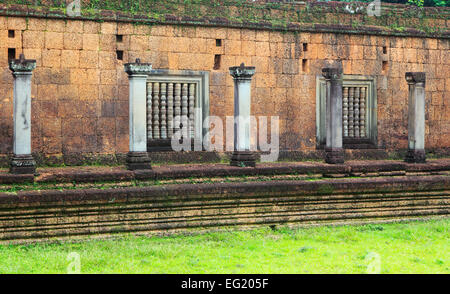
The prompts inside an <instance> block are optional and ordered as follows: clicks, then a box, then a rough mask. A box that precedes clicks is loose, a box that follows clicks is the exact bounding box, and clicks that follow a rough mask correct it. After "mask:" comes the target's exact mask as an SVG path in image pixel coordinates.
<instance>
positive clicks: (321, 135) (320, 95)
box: [316, 75, 378, 149]
mask: <svg viewBox="0 0 450 294" xmlns="http://www.w3.org/2000/svg"><path fill="white" fill-rule="evenodd" d="M376 85H377V81H376V77H374V76H366V75H343V87H361V86H367V98H366V104H367V105H366V109H367V111H366V132H367V134H368V136H367V138H355V139H350V138H344V139H343V147H344V149H371V148H377V147H378V128H377V108H378V107H377V88H376ZM325 102H326V81H325V78H324V77H323V76H322V75H317V76H316V147H317V149H324V148H325V143H326V134H327V133H326V127H325V126H326V105H325Z"/></svg>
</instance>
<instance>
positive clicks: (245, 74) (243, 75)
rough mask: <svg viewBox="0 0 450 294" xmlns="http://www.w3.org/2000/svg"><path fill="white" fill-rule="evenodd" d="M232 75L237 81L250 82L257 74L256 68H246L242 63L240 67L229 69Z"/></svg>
mask: <svg viewBox="0 0 450 294" xmlns="http://www.w3.org/2000/svg"><path fill="white" fill-rule="evenodd" d="M229 70H230V75H231V76H232V77H233V78H234V79H235V80H238V81H240V80H244V81H245V80H248V81H250V80H251V79H252V76H253V75H254V74H255V67H254V66H245V64H244V63H241V65H240V66H232V67H230V68H229Z"/></svg>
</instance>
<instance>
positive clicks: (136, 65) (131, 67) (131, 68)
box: [124, 58, 152, 76]
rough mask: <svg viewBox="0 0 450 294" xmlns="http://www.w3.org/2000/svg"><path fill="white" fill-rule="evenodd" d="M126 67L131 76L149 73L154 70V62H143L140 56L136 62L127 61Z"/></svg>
mask: <svg viewBox="0 0 450 294" xmlns="http://www.w3.org/2000/svg"><path fill="white" fill-rule="evenodd" d="M124 68H125V72H126V73H127V74H128V75H129V76H134V75H148V74H149V73H150V72H151V71H152V64H151V63H141V60H140V59H139V58H137V59H136V62H133V63H125V64H124Z"/></svg>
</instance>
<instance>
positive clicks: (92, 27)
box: [83, 21, 100, 34]
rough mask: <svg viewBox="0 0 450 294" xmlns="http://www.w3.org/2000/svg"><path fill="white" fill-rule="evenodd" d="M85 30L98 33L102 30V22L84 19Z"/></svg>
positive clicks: (89, 32)
mask: <svg viewBox="0 0 450 294" xmlns="http://www.w3.org/2000/svg"><path fill="white" fill-rule="evenodd" d="M83 32H85V33H88V34H98V33H99V32H100V23H99V22H96V21H84V22H83Z"/></svg>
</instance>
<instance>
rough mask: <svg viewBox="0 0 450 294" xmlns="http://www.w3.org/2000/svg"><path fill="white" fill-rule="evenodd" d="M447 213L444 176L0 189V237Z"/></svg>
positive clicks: (449, 202)
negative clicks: (11, 190)
mask: <svg viewBox="0 0 450 294" xmlns="http://www.w3.org/2000/svg"><path fill="white" fill-rule="evenodd" d="M449 215H450V177H448V176H427V177H412V176H410V177H399V178H391V177H386V178H376V179H333V180H320V181H314V182H309V181H274V182H255V183H220V184H197V185H192V184H190V185H189V184H183V185H172V186H153V187H144V188H138V187H131V188H122V189H108V190H98V189H87V190H67V191H32V192H24V191H23V192H18V193H17V194H15V195H13V194H7V193H0V243H10V242H12V241H13V242H21V243H22V242H23V243H29V242H34V241H36V240H44V241H47V240H51V239H57V240H60V239H65V238H72V237H80V236H96V237H99V236H111V235H115V234H120V233H149V234H172V233H174V232H186V231H189V230H192V229H206V230H209V229H217V228H222V227H225V226H239V227H248V226H268V225H296V224H297V225H298V224H319V223H327V224H330V223H331V224H333V223H342V222H350V221H359V222H362V223H364V222H372V221H374V220H378V221H380V220H383V221H398V220H402V219H409V218H417V217H448V216H449Z"/></svg>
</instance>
